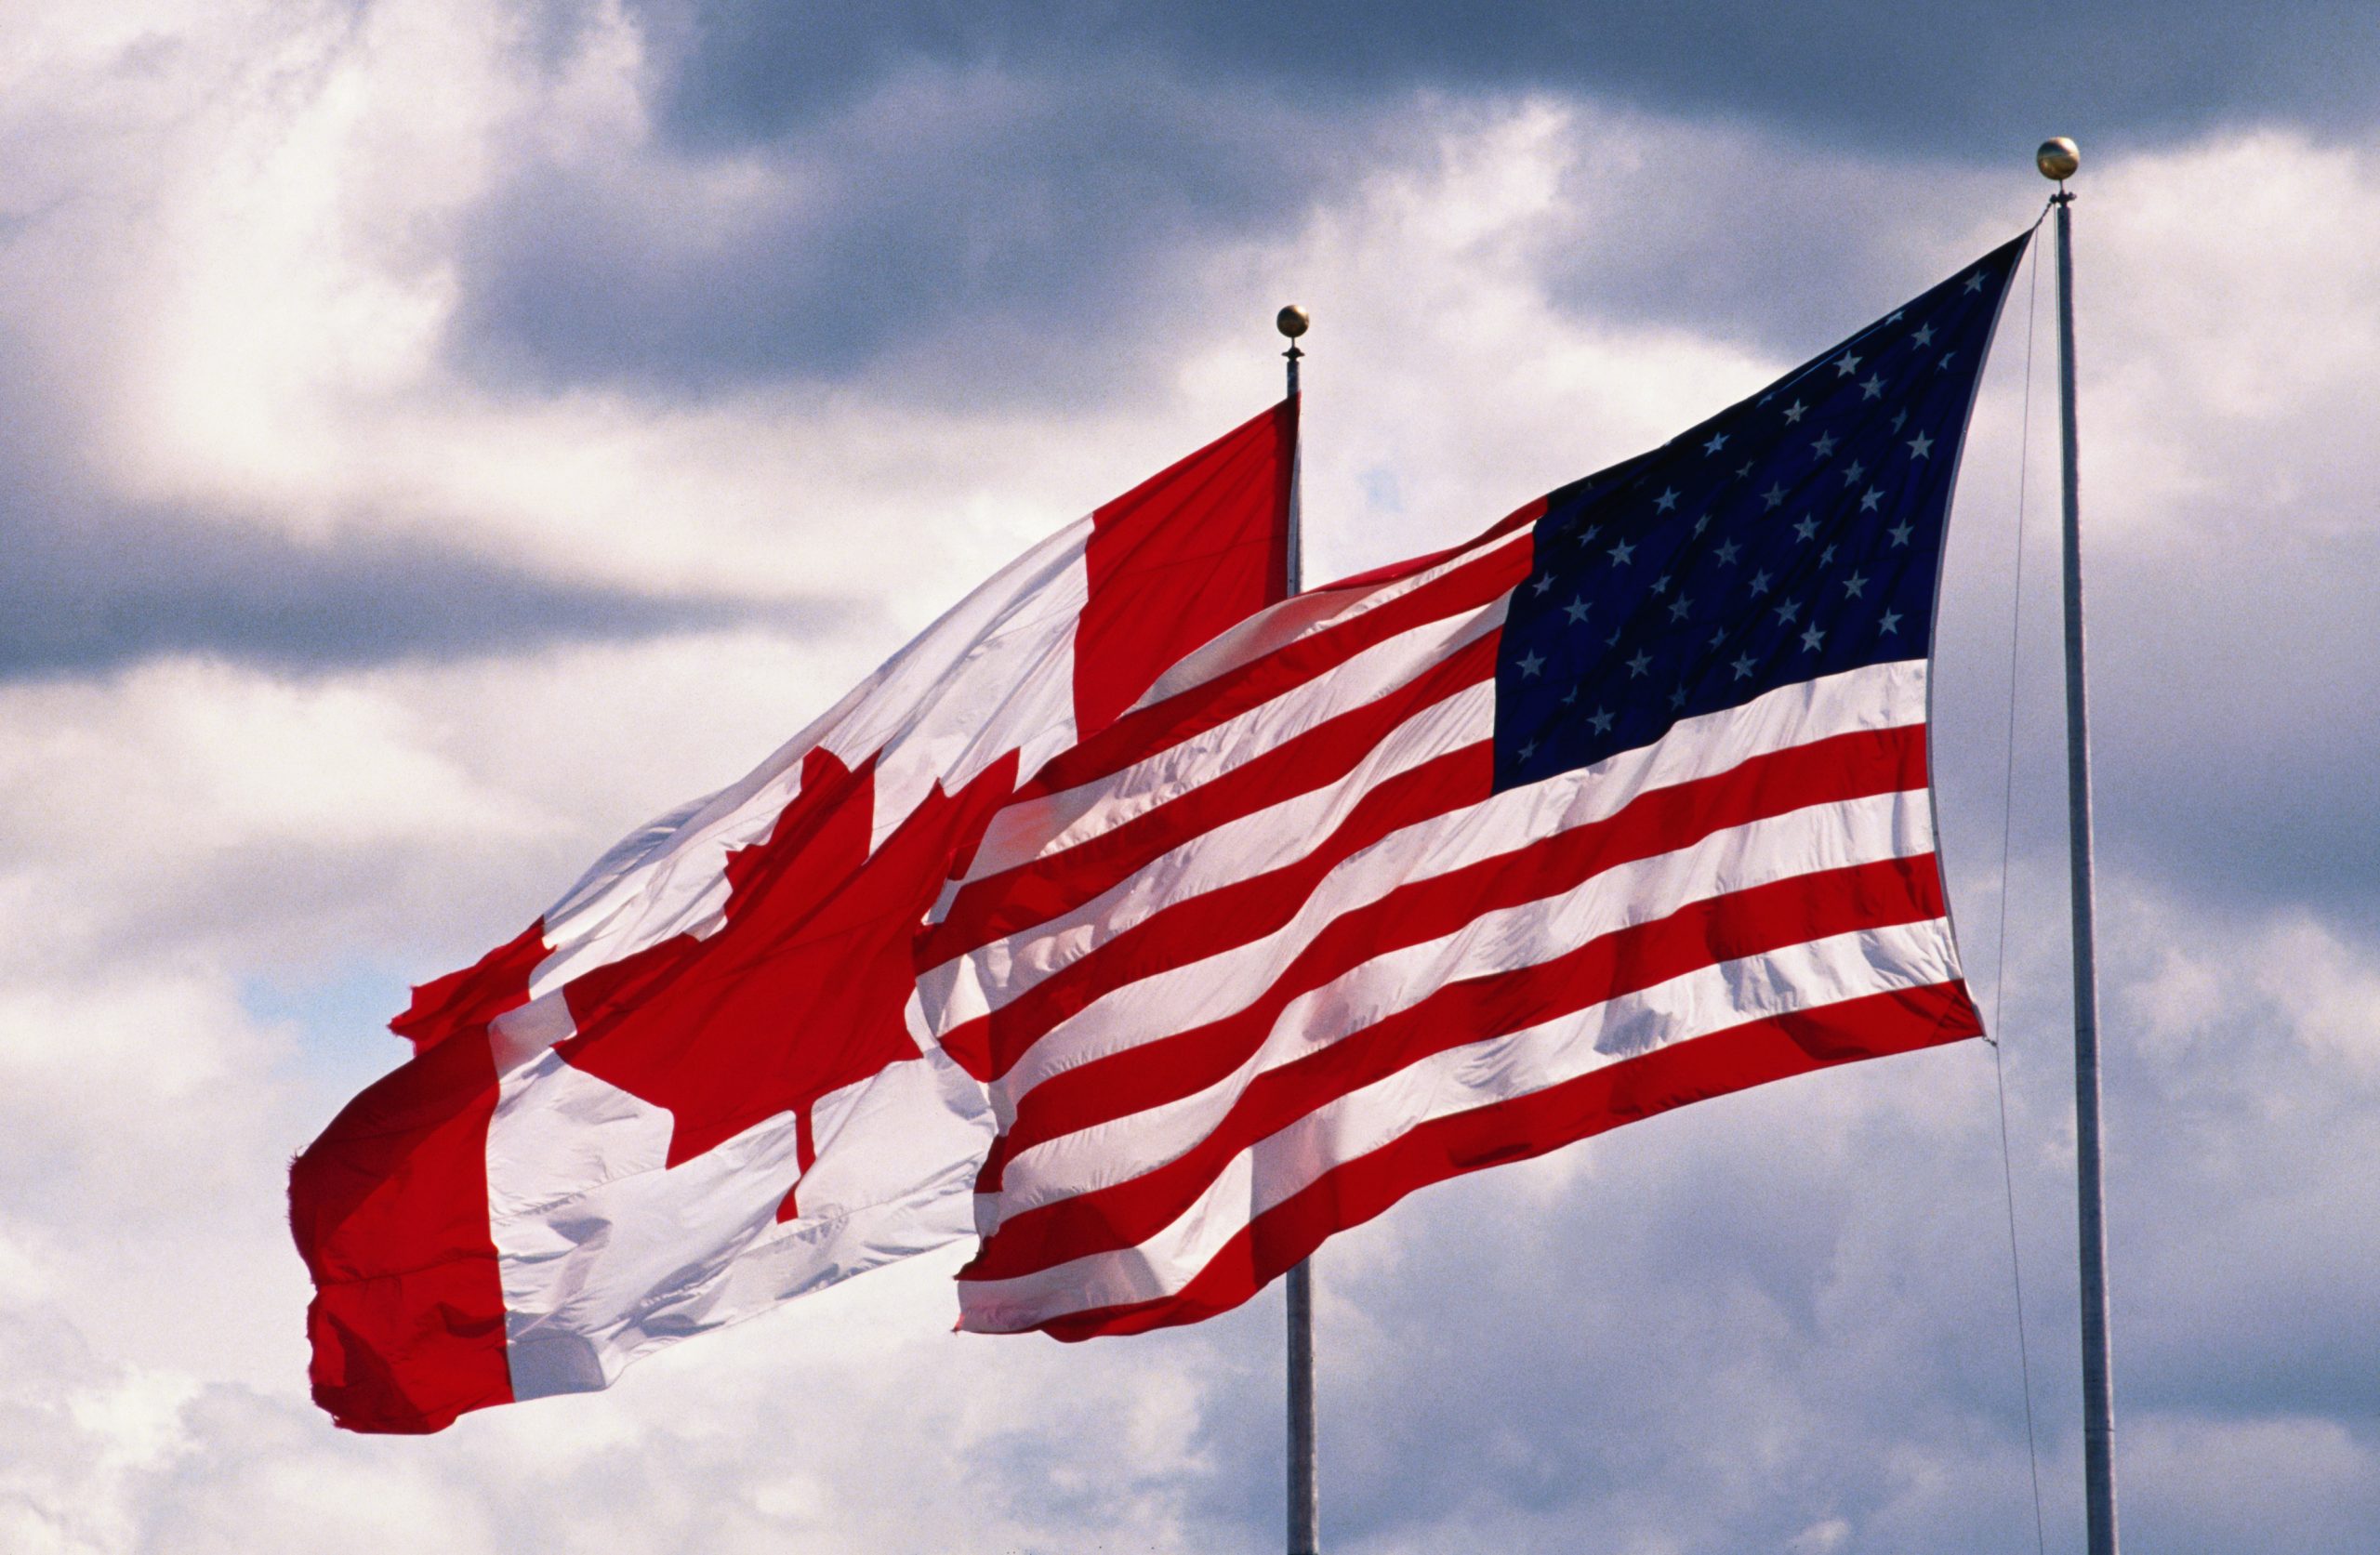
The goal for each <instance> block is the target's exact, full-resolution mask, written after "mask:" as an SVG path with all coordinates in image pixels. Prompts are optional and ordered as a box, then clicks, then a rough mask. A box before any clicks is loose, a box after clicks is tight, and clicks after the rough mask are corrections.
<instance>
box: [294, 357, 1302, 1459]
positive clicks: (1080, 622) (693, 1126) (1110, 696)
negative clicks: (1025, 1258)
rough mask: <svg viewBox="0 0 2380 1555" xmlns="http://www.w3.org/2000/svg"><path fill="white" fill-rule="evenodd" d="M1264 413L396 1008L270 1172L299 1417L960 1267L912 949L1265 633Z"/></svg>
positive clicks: (556, 1372) (1269, 555)
mask: <svg viewBox="0 0 2380 1555" xmlns="http://www.w3.org/2000/svg"><path fill="white" fill-rule="evenodd" d="M1296 434H1297V406H1296V402H1294V401H1293V400H1292V401H1288V402H1283V403H1282V404H1280V405H1278V406H1276V407H1275V408H1274V409H1272V410H1270V411H1267V412H1265V413H1264V414H1263V415H1259V416H1257V417H1256V418H1254V419H1253V420H1251V421H1250V422H1248V423H1247V424H1246V425H1244V426H1242V427H1240V428H1237V429H1236V430H1235V431H1233V432H1231V433H1229V434H1228V435H1226V436H1225V437H1223V438H1222V439H1220V440H1218V441H1215V442H1214V443H1212V444H1210V445H1209V446H1208V447H1206V448H1204V449H1202V450H1200V451H1199V452H1197V454H1194V455H1190V456H1189V457H1188V458H1186V459H1183V460H1182V461H1181V462H1180V463H1178V464H1176V465H1174V466H1173V467H1171V468H1169V469H1167V470H1165V471H1164V472H1163V473H1161V474H1159V475H1157V476H1156V477H1154V478H1152V479H1151V480H1149V481H1146V482H1144V483H1143V484H1142V485H1141V486H1139V487H1137V488H1135V489H1134V490H1133V491H1131V492H1130V493H1128V494H1125V495H1123V496H1121V497H1118V498H1117V499H1116V500H1115V501H1114V502H1111V503H1108V504H1107V505H1105V506H1104V507H1101V508H1099V509H1098V510H1097V511H1095V512H1094V513H1092V514H1091V516H1090V517H1088V518H1086V519H1083V520H1081V521H1078V522H1076V523H1074V524H1071V525H1069V526H1067V527H1066V528H1065V529H1064V530H1062V531H1060V532H1059V533H1058V534H1055V535H1053V536H1051V538H1050V539H1049V540H1047V541H1045V542H1043V543H1042V544H1041V545H1039V546H1037V547H1034V548H1033V549H1032V550H1031V551H1028V552H1027V553H1026V554H1025V556H1023V557H1021V558H1019V559H1018V560H1016V561H1015V562H1013V563H1012V564H1011V565H1010V566H1009V567H1008V568H1007V569H1006V570H1004V571H1003V572H1001V573H999V574H998V575H997V576H996V577H994V578H993V579H992V580H991V581H990V582H988V583H986V584H985V585H984V586H982V587H981V588H979V589H977V590H976V591H975V593H974V594H972V595H971V596H970V597H969V598H968V599H967V600H965V601H963V602H962V603H960V604H959V606H957V607H956V608H955V609H953V610H952V611H951V612H950V613H948V614H946V615H945V616H944V617H943V618H942V619H941V620H939V621H937V622H936V623H935V624H934V625H933V626H930V627H928V628H927V629H926V631H925V632H924V633H922V634H921V635H920V636H919V638H918V639H916V640H915V641H913V642H911V643H910V644H909V645H908V646H907V647H906V648H905V649H903V650H902V651H901V652H899V653H897V654H895V655H894V656H893V658H892V659H891V660H890V661H888V662H887V663H886V664H885V665H884V666H883V667H882V668H881V669H879V671H878V672H877V673H876V674H875V675H874V676H872V677H871V678H870V679H868V680H867V681H866V682H865V683H863V684H862V685H861V686H859V687H858V688H856V689H855V690H854V691H853V692H851V694H850V695H848V696H846V697H845V698H844V699H843V701H842V702H841V703H840V704H839V705H837V706H836V707H835V708H833V709H832V710H831V711H829V712H828V713H827V714H826V715H825V716H824V717H823V718H820V719H818V720H817V721H816V722H815V723H813V724H812V725H811V726H810V727H809V728H808V729H806V730H804V731H802V732H801V733H800V735H798V736H796V737H795V738H794V739H793V740H791V741H790V742H788V743H787V745H785V746H784V747H783V748H781V749H780V750H778V751H777V752H776V753H775V754H774V756H772V757H771V758H769V759H768V760H767V761H765V762H763V763H762V764H761V765H760V767H759V768H758V769H756V770H755V771H753V772H751V773H750V774H749V775H747V777H745V778H744V779H743V780H742V781H741V782H739V783H737V784H734V785H733V786H731V787H729V788H727V789H723V790H721V792H720V793H718V794H714V795H712V796H710V797H707V798H705V799H702V800H698V801H696V802H695V803H694V804H691V805H688V806H685V807H684V808H682V809H681V810H677V811H674V812H672V813H671V814H668V815H666V816H663V817H661V818H660V819H658V820H656V821H655V822H653V823H651V824H648V825H647V826H645V827H642V828H641V829H640V830H639V831H637V832H636V833H634V834H632V835H631V836H629V837H627V838H625V839H623V840H622V841H621V842H620V843H619V844H618V845H617V846H616V847H615V848H614V849H613V850H611V852H610V853H608V854H607V855H605V856H604V858H603V859H602V860H601V861H600V862H598V863H597V864H596V865H595V867H594V868H593V869H591V870H590V871H589V872H588V874H587V876H585V877H584V878H582V879H581V880H580V881H579V882H578V884H577V885H575V886H574V887H573V888H572V889H571V890H570V891H569V892H568V893H567V894H565V895H564V896H563V898H562V901H561V902H559V903H556V904H555V906H554V907H553V908H551V909H550V910H549V911H548V912H547V914H546V915H545V916H543V917H541V918H540V919H539V920H538V921H537V922H536V924H534V925H532V926H531V927H530V928H529V929H527V930H526V931H524V932H523V933H522V934H521V935H520V936H519V937H518V938H516V939H514V940H512V941H510V942H508V943H506V944H504V945H502V946H499V947H498V948H496V950H494V951H492V952H490V953H489V954H488V955H486V956H484V957H483V958H482V959H481V960H480V961H479V962H478V963H477V964H476V965H474V966H472V967H470V968H468V969H464V970H462V971H459V972H456V973H454V974H451V975H449V976H446V977H443V978H440V979H437V980H435V981H434V982H429V983H426V984H424V985H423V986H422V987H420V988H419V989H417V991H416V994H415V998H414V1002H413V1005H412V1007H411V1008H408V1009H407V1010H406V1011H405V1012H404V1013H403V1015H401V1016H399V1017H398V1018H397V1019H396V1020H395V1021H393V1022H391V1024H392V1025H393V1027H394V1028H395V1029H396V1030H397V1031H398V1032H399V1033H400V1034H403V1035H404V1036H405V1037H407V1038H408V1039H410V1040H411V1041H412V1042H413V1043H414V1045H415V1048H416V1052H415V1056H414V1057H413V1059H412V1060H411V1061H408V1062H407V1063H405V1064H404V1065H403V1066H402V1067H400V1068H398V1069H397V1070H395V1071H394V1072H392V1073H391V1074H389V1075H387V1076H385V1077H384V1078H382V1079H381V1080H380V1081H378V1082H377V1083H376V1084H375V1085H373V1086H372V1087H369V1088H367V1089H366V1090H365V1091H364V1093H363V1094H362V1095H361V1096H359V1097H357V1098H356V1099H355V1100H354V1101H352V1102H351V1103H350V1104H349V1106H348V1107H347V1108H346V1109H345V1110H344V1111H343V1112H341V1113H340V1114H339V1115H338V1117H337V1120H335V1121H334V1122H333V1123H332V1124H331V1126H330V1127H329V1128H328V1129H326V1130H325V1131H324V1134H323V1136H322V1137H321V1138H320V1139H318V1140H315V1141H314V1143H313V1144H312V1145H311V1146H309V1147H308V1149H307V1150H306V1151H305V1152H304V1153H302V1154H301V1155H299V1157H298V1160H297V1162H296V1163H295V1165H294V1166H292V1168H291V1175H290V1206H291V1221H292V1227H293V1230H294V1232H295V1235H296V1238H297V1241H298V1248H299V1251H300V1252H301V1253H302V1254H303V1256H304V1257H305V1259H306V1262H307V1266H308V1268H309V1271H310V1272H311V1274H312V1276H313V1280H314V1284H315V1290H316V1294H315V1298H314V1301H313V1304H312V1306H311V1309H310V1312H309V1331H310V1335H311V1339H312V1343H313V1363H312V1377H313V1383H314V1396H315V1398H316V1400H317V1402H318V1403H321V1404H322V1406H323V1407H324V1408H325V1409H326V1410H328V1411H329V1412H330V1413H331V1414H332V1416H333V1417H335V1418H336V1419H337V1421H338V1423H339V1424H341V1425H343V1426H347V1427H349V1428H350V1429H353V1430H371V1431H404V1432H415V1431H428V1430H439V1429H442V1428H443V1427H444V1426H445V1425H446V1424H448V1423H449V1422H451V1421H452V1420H453V1419H454V1418H455V1417H456V1416H457V1415H459V1414H461V1413H463V1412H465V1411H467V1410H471V1409H477V1408H482V1407H485V1406H487V1405H490V1404H496V1403H508V1402H511V1401H513V1400H516V1399H521V1398H528V1397H535V1396H538V1395H540V1394H547V1393H556V1392H567V1391H575V1390H586V1389H589V1388H601V1387H603V1386H606V1385H608V1384H609V1382H610V1381H611V1380H612V1379H613V1378H614V1377H616V1376H617V1374H618V1372H619V1370H620V1368H621V1367H623V1366H624V1365H626V1364H628V1363H629V1362H630V1361H633V1360H634V1359H636V1358H637V1357H638V1356H639V1355H641V1354H643V1353H645V1352H647V1351H651V1350H653V1349H655V1348H658V1347H659V1346H662V1345H664V1344H668V1343H670V1342H672V1341H674V1340H675V1339H678V1338H684V1337H686V1336H688V1335H691V1334H694V1333H698V1332H701V1331H703V1330H705V1329H707V1328H712V1327H717V1326H720V1325H721V1324H727V1323H732V1322H734V1321H737V1320H739V1319H741V1318H743V1317H747V1316H749V1315H752V1314H753V1313H755V1312H758V1311H764V1310H766V1309H767V1308H769V1307H771V1306H774V1305H775V1304H777V1303H779V1302H782V1301H784V1300H786V1299H787V1298H791V1297H793V1296H797V1295H800V1294H802V1293H804V1292H806V1291H809V1290H813V1289H817V1288H820V1287H822V1286H824V1285H830V1284H833V1283H835V1282H837V1281H839V1280H841V1279H844V1278H847V1277H849V1276H850V1275H852V1274H854V1273H857V1272H862V1271H864V1270H866V1269H868V1268H872V1267H876V1266H878V1265H880V1264H882V1263H885V1262H889V1261H892V1260H893V1259H895V1258H902V1257H906V1256H907V1255H909V1254H911V1253H915V1252H919V1251H923V1250H925V1249H927V1248H929V1247H932V1246H935V1245H941V1244H943V1243H945V1242H947V1241H949V1240H952V1239H953V1238H956V1237H958V1236H961V1235H964V1234H966V1233H967V1232H969V1231H971V1230H972V1214H971V1211H970V1195H969V1190H970V1189H971V1187H972V1183H973V1181H974V1179H976V1178H977V1177H978V1175H979V1174H980V1172H981V1170H982V1166H983V1158H984V1152H985V1146H986V1143H987V1142H988V1140H989V1139H990V1137H991V1134H992V1128H991V1125H990V1119H989V1115H988V1111H987V1106H986V1101H985V1095H984V1090H983V1087H982V1085H981V1084H980V1082H979V1081H977V1080H976V1079H975V1078H973V1077H972V1076H971V1075H969V1074H967V1073H965V1072H964V1071H963V1070H962V1069H961V1068H960V1067H959V1065H958V1064H956V1063H954V1062H953V1061H951V1060H950V1059H949V1058H948V1057H946V1056H945V1055H944V1054H943V1052H942V1051H941V1050H940V1048H938V1046H937V1045H936V1044H935V1043H934V1042H933V1041H932V1037H931V1036H930V1035H929V1034H928V1030H927V1028H926V1027H925V1025H924V1023H923V1021H922V1019H921V1017H920V1014H919V1008H918V1007H917V1004H916V1001H915V999H914V991H915V975H914V967H915V962H914V959H913V957H914V954H915V952H914V941H915V938H916V935H917V931H918V929H919V924H920V922H921V919H922V917H923V915H924V914H925V912H926V910H927V909H928V907H929V906H930V905H931V904H932V902H933V901H934V899H935V893H936V892H937V890H940V889H941V888H942V886H943V885H944V882H945V880H946V879H947V878H948V877H949V876H951V874H952V873H953V871H954V869H955V868H956V867H958V866H960V865H963V863H965V861H966V860H967V859H968V858H969V857H970V856H971V855H972V852H973V850H974V849H975V847H976V845H977V842H978V840H979V838H980V837H981V836H982V832H983V828H984V826H985V824H986V823H987V822H988V820H989V819H990V817H991V816H992V815H993V814H994V813H996V812H997V811H998V809H999V807H1000V806H1001V805H1002V804H1003V803H1005V802H1006V801H1007V800H1008V799H1009V798H1010V797H1011V796H1012V792H1013V789H1014V786H1015V784H1016V782H1017V779H1018V776H1019V774H1020V773H1030V772H1032V771H1036V770H1038V769H1040V768H1042V767H1044V766H1045V765H1046V764H1048V763H1049V762H1050V761H1051V760H1052V759H1053V758H1059V757H1061V756H1063V755H1064V753H1065V752H1067V751H1068V750H1070V749H1072V748H1074V747H1075V746H1076V745H1078V742H1079V741H1081V740H1083V739H1086V738H1090V737H1093V736H1095V735H1096V734H1097V733H1098V732H1099V731H1102V730H1103V729H1105V728H1107V727H1108V726H1109V725H1111V724H1113V723H1114V722H1115V721H1116V720H1117V718H1118V717H1119V715H1122V714H1124V713H1125V711H1126V709H1127V708H1129V707H1131V705H1133V704H1134V703H1135V702H1136V701H1138V700H1140V699H1141V698H1142V697H1143V695H1144V692H1148V691H1149V689H1150V687H1151V685H1152V683H1153V682H1155V681H1156V680H1157V679H1158V678H1159V676H1160V675H1161V674H1162V673H1164V672H1165V671H1166V669H1167V668H1168V666H1170V665H1173V664H1174V663H1175V662H1176V661H1178V660H1180V659H1182V658H1183V655H1184V654H1186V653H1188V652H1190V651H1191V650H1193V649H1196V648H1197V647H1198V646H1199V645H1200V644H1202V643H1204V642H1206V641H1207V640H1209V639H1212V638H1215V637H1216V636H1217V635H1218V634H1221V633H1224V632H1226V631H1227V630H1228V629H1229V628H1231V627H1233V626H1236V624H1237V623H1238V622H1240V621H1241V620H1243V619H1244V618H1246V617H1248V616H1249V615H1250V614H1251V613H1254V612H1256V611H1257V610H1258V609H1260V608H1261V607H1263V605H1265V604H1267V603H1269V602H1271V601H1274V600H1278V599H1279V598H1280V597H1281V593H1282V586H1283V580H1284V578H1285V576H1286V559H1287V536H1288V527H1289V498H1290V491H1291V486H1292V481H1293V468H1294V461H1295V457H1296Z"/></svg>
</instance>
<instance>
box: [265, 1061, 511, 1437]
mask: <svg viewBox="0 0 2380 1555" xmlns="http://www.w3.org/2000/svg"><path fill="white" fill-rule="evenodd" d="M458 1036H460V1037H461V1039H460V1040H449V1041H445V1042H441V1043H439V1044H438V1045H437V1046H436V1047H433V1048H429V1049H427V1050H425V1051H423V1052H421V1053H418V1054H417V1055H416V1056H415V1057H414V1058H413V1059H412V1060H411V1061H408V1062H407V1063H405V1064H404V1065H403V1067H402V1068H399V1069H397V1070H396V1071H394V1072H393V1073H391V1074H386V1075H383V1076H382V1077H381V1078H380V1079H379V1080H378V1081H377V1082H375V1083H374V1084H373V1085H372V1086H371V1087H369V1088H368V1089H366V1090H365V1091H364V1094H363V1095H361V1096H359V1097H357V1098H356V1099H355V1100H352V1101H350V1102H349V1103H348V1104H347V1107H346V1109H345V1110H344V1111H342V1112H341V1113H340V1114H338V1116H337V1118H336V1119H334V1120H333V1121H332V1123H331V1126H330V1127H328V1128H326V1129H324V1131H323V1136H322V1138H320V1139H318V1140H315V1141H314V1142H313V1143H312V1144H311V1145H309V1146H307V1147H306V1150H305V1153H303V1154H301V1155H299V1156H298V1159H297V1161H296V1162H295V1163H294V1164H293V1165H292V1166H290V1169H289V1226H290V1231H291V1232H292V1234H293V1235H295V1237H296V1238H297V1242H298V1252H299V1253H300V1254H301V1255H302V1256H303V1257H304V1258H305V1259H306V1266H307V1268H308V1269H309V1270H311V1272H312V1273H313V1277H314V1285H315V1291H316V1294H315V1297H314V1300H313V1304H312V1305H311V1307H309V1308H308V1309H307V1313H306V1327H307V1332H308V1335H309V1336H310V1337H311V1339H312V1341H313V1351H314V1355H313V1364H312V1366H311V1376H312V1378H313V1385H314V1402H315V1403H319V1404H321V1405H322V1406H323V1408H324V1409H326V1410H328V1411H329V1412H330V1415H331V1417H332V1418H333V1419H335V1420H337V1422H338V1423H339V1424H340V1425H342V1426H345V1427H346V1428H347V1429H348V1430H364V1431H393V1432H402V1433H405V1434H414V1433H418V1432H422V1431H432V1430H443V1429H444V1428H445V1427H446V1426H447V1425H449V1424H451V1423H452V1422H453V1421H454V1419H455V1417H456V1416H457V1415H460V1414H462V1413H464V1412H465V1411H466V1410H471V1409H483V1408H485V1407H487V1406H488V1405H489V1404H494V1403H510V1402H511V1401H512V1374H511V1371H510V1369H509V1367H508V1366H507V1364H506V1362H505V1354H504V1287H503V1284H502V1281H501V1279H500V1278H499V1276H498V1273H497V1270H496V1244H495V1242H494V1240H493V1239H492V1238H491V1236H490V1235H489V1232H488V1222H487V1129H488V1120H489V1119H490V1118H492V1117H493V1116H494V1115H495V1114H496V1064H495V1061H494V1060H493V1059H492V1058H491V1057H490V1055H489V1051H488V1047H487V1042H486V1033H485V1028H482V1029H481V1030H480V1031H479V1032H478V1033H477V1034H471V1035H463V1034H458Z"/></svg>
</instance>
